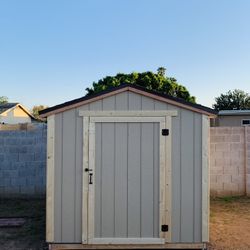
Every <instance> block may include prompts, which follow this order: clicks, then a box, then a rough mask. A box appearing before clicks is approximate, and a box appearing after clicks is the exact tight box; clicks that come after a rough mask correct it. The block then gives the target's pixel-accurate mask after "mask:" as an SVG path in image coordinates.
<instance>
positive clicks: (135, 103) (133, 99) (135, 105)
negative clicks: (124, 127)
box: [128, 92, 142, 110]
mask: <svg viewBox="0 0 250 250" xmlns="http://www.w3.org/2000/svg"><path fill="white" fill-rule="evenodd" d="M141 103H142V96H141V95H138V94H135V93H131V92H129V93H128V108H129V110H141Z"/></svg>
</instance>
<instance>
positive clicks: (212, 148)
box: [210, 143, 215, 153]
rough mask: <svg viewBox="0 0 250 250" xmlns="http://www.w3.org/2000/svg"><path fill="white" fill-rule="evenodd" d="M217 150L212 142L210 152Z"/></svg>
mask: <svg viewBox="0 0 250 250" xmlns="http://www.w3.org/2000/svg"><path fill="white" fill-rule="evenodd" d="M214 151H215V144H214V143H210V153H211V152H214Z"/></svg>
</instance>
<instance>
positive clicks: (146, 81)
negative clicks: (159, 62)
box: [86, 67, 195, 103]
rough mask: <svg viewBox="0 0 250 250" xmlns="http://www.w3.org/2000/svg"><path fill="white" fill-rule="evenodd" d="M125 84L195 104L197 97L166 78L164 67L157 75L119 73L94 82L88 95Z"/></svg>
mask: <svg viewBox="0 0 250 250" xmlns="http://www.w3.org/2000/svg"><path fill="white" fill-rule="evenodd" d="M124 83H129V84H136V85H138V86H142V87H144V88H146V89H148V90H154V91H157V92H160V93H162V94H168V95H171V96H174V97H178V98H182V99H184V100H186V101H189V102H192V103H195V97H194V96H191V95H190V93H189V92H188V90H187V89H186V87H184V86H182V85H180V84H179V83H178V82H177V80H176V79H175V78H173V77H167V76H166V69H165V68H164V67H160V68H158V70H157V73H154V72H151V71H146V72H142V73H138V72H132V73H130V74H123V73H118V74H117V75H116V76H106V77H104V78H103V79H100V80H99V81H98V82H93V84H92V87H90V88H86V91H87V95H92V94H94V93H98V92H100V91H103V90H106V89H108V88H110V87H116V86H119V85H120V84H124Z"/></svg>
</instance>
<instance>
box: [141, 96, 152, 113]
mask: <svg viewBox="0 0 250 250" xmlns="http://www.w3.org/2000/svg"><path fill="white" fill-rule="evenodd" d="M141 109H142V110H154V100H153V99H152V98H149V97H145V96H142V97H141Z"/></svg>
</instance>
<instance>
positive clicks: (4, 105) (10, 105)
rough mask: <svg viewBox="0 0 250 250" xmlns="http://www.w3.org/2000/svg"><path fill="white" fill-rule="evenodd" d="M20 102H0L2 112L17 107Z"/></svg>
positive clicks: (0, 111) (0, 112)
mask: <svg viewBox="0 0 250 250" xmlns="http://www.w3.org/2000/svg"><path fill="white" fill-rule="evenodd" d="M17 104H18V103H16V102H13V103H1V104H0V114H2V113H4V112H5V111H7V110H9V109H11V108H13V107H15V106H16V105H17Z"/></svg>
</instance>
